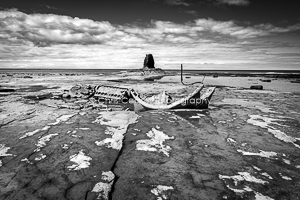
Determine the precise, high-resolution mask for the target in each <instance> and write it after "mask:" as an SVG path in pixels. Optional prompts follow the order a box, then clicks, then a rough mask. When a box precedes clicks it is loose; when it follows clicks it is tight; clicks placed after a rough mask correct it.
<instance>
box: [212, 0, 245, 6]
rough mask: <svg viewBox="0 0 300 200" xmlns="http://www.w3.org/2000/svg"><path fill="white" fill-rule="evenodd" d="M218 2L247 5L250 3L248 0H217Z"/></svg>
mask: <svg viewBox="0 0 300 200" xmlns="http://www.w3.org/2000/svg"><path fill="white" fill-rule="evenodd" d="M217 3H218V4H227V5H233V6H248V5H249V4H250V1H249V0H217Z"/></svg>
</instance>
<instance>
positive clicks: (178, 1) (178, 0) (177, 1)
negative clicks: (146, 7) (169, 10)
mask: <svg viewBox="0 0 300 200" xmlns="http://www.w3.org/2000/svg"><path fill="white" fill-rule="evenodd" d="M150 1H155V2H157V1H160V0H150ZM163 3H164V4H167V5H170V6H190V4H188V3H187V2H185V0H163Z"/></svg>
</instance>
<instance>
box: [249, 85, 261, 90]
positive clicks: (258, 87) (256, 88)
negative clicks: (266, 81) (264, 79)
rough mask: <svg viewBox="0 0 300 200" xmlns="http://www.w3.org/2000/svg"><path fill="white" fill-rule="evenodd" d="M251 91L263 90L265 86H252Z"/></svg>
mask: <svg viewBox="0 0 300 200" xmlns="http://www.w3.org/2000/svg"><path fill="white" fill-rule="evenodd" d="M250 89H252V90H262V89H263V86H262V85H251V86H250Z"/></svg>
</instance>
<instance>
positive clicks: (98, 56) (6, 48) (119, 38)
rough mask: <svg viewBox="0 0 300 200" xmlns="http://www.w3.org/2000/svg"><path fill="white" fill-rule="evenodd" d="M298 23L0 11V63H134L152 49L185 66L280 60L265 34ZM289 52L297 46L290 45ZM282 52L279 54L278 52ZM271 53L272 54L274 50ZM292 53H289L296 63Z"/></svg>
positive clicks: (160, 59)
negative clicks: (140, 21)
mask: <svg viewBox="0 0 300 200" xmlns="http://www.w3.org/2000/svg"><path fill="white" fill-rule="evenodd" d="M299 30H300V24H295V25H292V26H287V27H278V26H274V25H272V24H258V25H253V26H250V25H249V24H248V25H247V26H245V25H240V24H238V23H237V22H235V21H218V20H214V19H211V18H209V19H197V20H194V21H191V22H186V23H174V22H170V21H154V20H153V21H151V22H150V23H149V24H148V25H147V26H143V27H141V26H138V25H132V24H128V25H114V24H111V23H109V22H106V21H93V20H90V19H80V18H76V17H75V18H72V17H69V16H61V15H53V14H25V13H22V12H20V11H17V10H7V11H0V43H1V46H0V64H1V66H3V67H5V66H7V67H18V66H29V67H43V66H44V67H48V68H49V67H51V68H53V67H63V66H64V67H66V66H71V67H75V68H76V67H78V68H80V67H81V68H82V67H83V66H84V67H86V68H97V67H100V68H132V67H133V68H139V67H142V66H141V62H142V60H143V59H144V56H145V54H147V53H153V54H154V56H155V61H156V63H158V65H159V66H158V67H162V68H164V67H166V68H176V67H178V66H180V65H179V64H180V63H185V64H187V65H189V67H191V68H195V67H197V66H199V65H204V66H206V64H205V63H210V64H215V65H218V66H219V65H222V66H225V65H228V66H230V65H231V64H233V65H238V64H243V65H245V64H251V63H252V64H259V63H267V62H270V63H274V61H276V62H278V63H280V62H281V61H280V59H281V58H282V61H283V60H284V61H285V62H286V60H287V54H286V52H288V51H287V50H285V51H284V52H281V51H280V50H278V51H276V53H275V52H274V51H273V50H272V49H274V48H277V49H282V48H283V47H284V48H287V49H291V46H289V45H290V44H288V43H287V44H285V43H283V42H280V43H279V42H277V43H272V42H266V41H265V39H264V38H265V36H276V35H280V34H285V33H289V32H293V31H299ZM293 48H294V49H293V52H297V50H299V52H300V49H299V47H297V46H293ZM284 53H285V54H284ZM275 54H276V55H275ZM297 55H298V54H289V55H288V58H290V57H293V59H292V58H291V59H290V60H291V62H293V63H299V62H300V61H299V60H300V59H299V57H297Z"/></svg>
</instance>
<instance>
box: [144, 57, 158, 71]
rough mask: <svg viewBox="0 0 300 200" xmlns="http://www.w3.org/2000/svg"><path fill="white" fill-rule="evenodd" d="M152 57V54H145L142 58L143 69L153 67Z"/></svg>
mask: <svg viewBox="0 0 300 200" xmlns="http://www.w3.org/2000/svg"><path fill="white" fill-rule="evenodd" d="M154 63H155V62H154V58H153V55H152V54H146V57H145V59H144V67H143V69H153V68H155V67H154Z"/></svg>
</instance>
